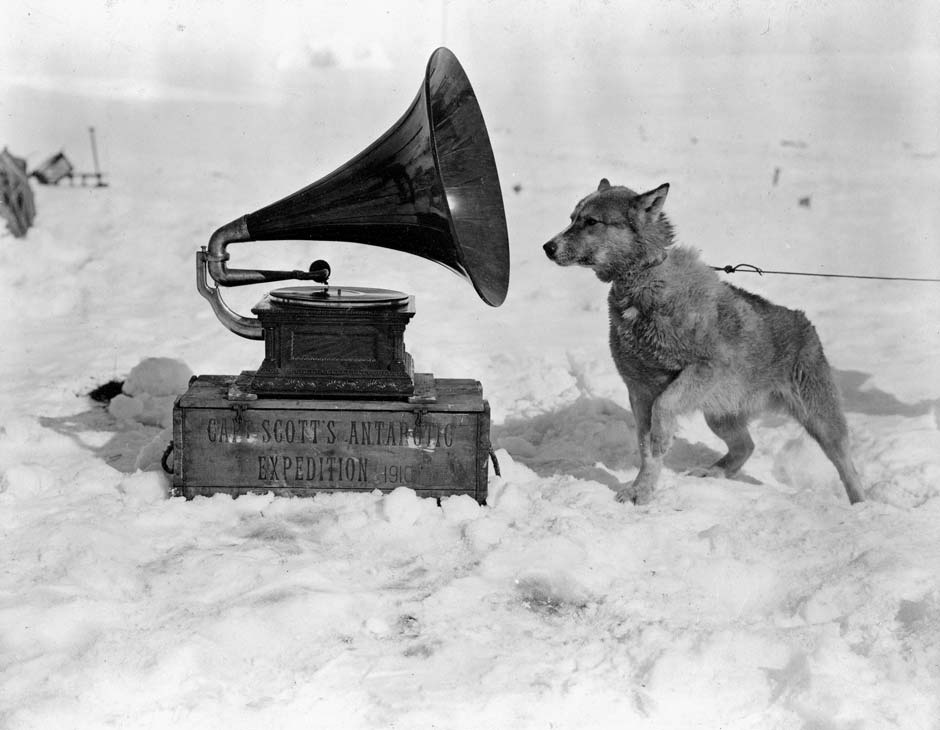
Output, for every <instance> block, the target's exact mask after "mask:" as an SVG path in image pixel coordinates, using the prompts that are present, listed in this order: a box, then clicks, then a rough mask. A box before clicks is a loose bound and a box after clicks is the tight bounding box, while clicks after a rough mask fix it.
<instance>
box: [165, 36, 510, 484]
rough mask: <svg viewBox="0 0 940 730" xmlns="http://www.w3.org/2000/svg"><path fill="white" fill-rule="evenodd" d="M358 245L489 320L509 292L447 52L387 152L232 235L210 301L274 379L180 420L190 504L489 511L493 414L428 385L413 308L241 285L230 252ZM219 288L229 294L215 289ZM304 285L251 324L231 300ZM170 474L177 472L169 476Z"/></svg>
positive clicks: (361, 296)
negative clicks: (477, 506)
mask: <svg viewBox="0 0 940 730" xmlns="http://www.w3.org/2000/svg"><path fill="white" fill-rule="evenodd" d="M273 240H321V241H350V242H356V243H363V244H370V245H373V246H381V247H383V248H387V249H394V250H397V251H402V252H405V253H409V254H414V255H417V256H421V257H423V258H426V259H430V260H432V261H435V262H437V263H439V264H442V265H443V266H445V267H446V268H448V269H450V270H451V271H452V272H454V273H456V274H458V275H459V276H461V277H463V278H464V279H466V280H467V281H468V282H469V283H470V284H472V285H473V287H474V288H475V289H476V291H477V293H478V294H479V295H480V297H481V298H482V299H483V301H484V302H486V303H487V304H489V305H492V306H499V305H500V304H501V303H502V302H503V300H504V298H505V296H506V291H507V288H508V285H509V244H508V238H507V233H506V222H505V214H504V211H503V202H502V197H501V192H500V187H499V179H498V176H497V172H496V164H495V161H494V159H493V152H492V149H491V147H490V142H489V137H488V135H487V132H486V127H485V125H484V123H483V116H482V114H481V112H480V108H479V105H478V103H477V100H476V97H475V95H474V93H473V89H472V88H471V86H470V83H469V81H468V80H467V76H466V74H465V73H464V71H463V69H462V68H461V66H460V64H459V63H458V61H457V59H456V58H455V57H454V55H453V54H452V53H451V52H450V51H449V50H447V49H446V48H440V49H438V50H437V51H435V52H434V53H433V55H432V56H431V58H430V61H429V62H428V66H427V71H426V74H425V78H424V82H423V84H422V87H421V90H420V91H419V92H418V94H417V96H416V97H415V99H414V101H413V102H412V103H411V106H410V107H409V108H408V110H407V111H406V112H405V114H404V115H403V116H402V117H401V119H399V120H398V122H396V123H395V124H394V125H393V126H392V127H391V128H390V129H389V130H388V131H387V132H385V134H383V135H382V136H381V137H380V138H379V139H377V140H376V141H375V142H373V143H372V144H371V145H370V146H369V147H368V148H367V149H365V150H364V151H362V152H361V153H359V154H358V155H357V156H356V157H354V158H353V159H352V160H350V161H349V162H347V163H346V164H345V165H343V166H342V167H340V168H339V169H337V170H335V171H334V172H332V173H330V174H329V175H327V176H326V177H323V178H321V179H320V180H317V181H316V182H314V183H312V184H310V185H308V186H307V187H305V188H302V189H301V190H298V191H297V192H295V193H293V194H291V195H289V196H287V197H285V198H283V199H281V200H279V201H277V202H275V203H272V204H270V205H268V206H266V207H263V208H260V209H259V210H257V211H255V212H254V213H250V214H248V215H245V216H242V217H240V218H238V219H236V220H234V221H232V222H231V223H228V224H226V225H224V226H222V227H221V228H219V229H218V230H217V231H216V232H215V233H214V234H212V236H211V238H210V239H209V244H208V246H207V247H205V248H203V249H202V250H200V251H198V252H197V254H196V277H197V288H198V290H199V293H200V294H202V296H204V297H205V298H206V299H207V300H208V301H209V303H210V304H211V305H212V309H213V311H214V312H215V314H216V316H217V317H218V318H219V320H221V322H222V323H223V324H224V325H225V326H226V327H228V328H229V329H230V330H231V331H232V332H234V333H235V334H237V335H240V336H242V337H246V338H249V339H253V340H264V359H263V361H262V362H261V365H260V366H259V367H258V369H257V370H249V371H245V372H242V373H241V374H240V375H237V376H235V375H203V376H199V377H197V378H194V379H193V381H192V382H191V383H190V387H189V390H188V391H187V392H186V393H185V394H183V395H182V396H180V397H179V399H178V400H177V402H176V404H175V406H174V411H173V444H172V473H173V486H174V492H175V493H176V494H179V495H183V496H185V497H187V498H190V497H193V496H196V495H200V494H214V493H218V492H222V493H228V494H233V495H237V494H243V493H246V492H274V493H276V494H284V495H310V494H315V493H317V492H320V491H371V490H374V489H380V490H383V491H389V490H392V489H395V488H396V487H400V486H406V487H411V488H412V489H414V490H416V491H417V493H418V494H419V495H422V496H437V497H440V496H445V495H451V494H470V495H471V496H473V497H474V498H476V499H477V500H478V501H480V502H482V501H484V500H485V498H486V489H487V459H488V457H489V455H490V441H489V426H490V417H489V404H488V403H487V402H486V401H485V400H484V399H483V393H482V388H481V386H480V383H479V382H478V381H476V380H471V379H436V378H434V376H433V375H431V374H429V373H420V372H415V370H414V364H413V363H412V358H411V355H409V354H408V352H407V351H406V350H405V343H404V331H405V327H406V326H407V324H408V322H409V321H410V320H411V318H412V317H413V316H414V315H415V303H414V297H413V296H410V295H408V294H404V293H401V292H397V291H390V290H387V289H383V288H376V287H367V286H358V285H352V284H350V285H346V284H345V283H343V284H340V283H334V282H333V281H331V280H330V275H331V271H330V266H329V264H327V263H326V262H325V261H316V262H314V263H313V264H312V265H311V266H310V268H309V270H307V271H301V270H298V271H269V270H256V269H235V268H229V266H228V261H229V259H230V254H229V251H228V246H229V245H230V244H233V243H241V242H249V241H273ZM210 278H211V279H212V281H213V282H214V284H215V285H214V286H212V285H210V283H209V279H210ZM290 279H295V280H301V281H307V282H312V283H311V284H307V285H304V286H289V287H285V288H280V289H275V290H274V291H271V292H269V293H268V294H267V295H266V296H265V297H264V298H263V299H262V300H261V301H260V302H259V303H258V304H257V305H256V306H255V307H254V308H253V309H252V310H251V311H252V313H253V314H254V315H255V316H254V317H246V316H242V315H240V314H238V313H236V312H234V311H233V310H232V309H230V308H229V307H228V305H227V304H226V303H225V302H224V301H223V299H222V294H221V291H222V287H228V286H239V285H245V284H258V283H264V282H274V281H284V280H290ZM165 461H166V460H165Z"/></svg>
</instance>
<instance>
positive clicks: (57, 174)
mask: <svg viewBox="0 0 940 730" xmlns="http://www.w3.org/2000/svg"><path fill="white" fill-rule="evenodd" d="M74 169H75V168H74V167H72V163H71V162H69V158H68V157H66V156H65V153H64V152H56V153H55V154H54V155H53V156H52V157H50V158H49V159H48V160H46V161H45V162H43V163H42V164H41V165H40V166H39V167H37V168H36V169H35V170H33V171H32V172H31V173H30V175H32V176H33V177H34V178H36V179H37V180H38V181H39V182H40V183H42V184H43V185H58V184H59V180H61V179H62V178H64V177H67V178H68V179H69V180H70V181H71V180H72V171H73V170H74Z"/></svg>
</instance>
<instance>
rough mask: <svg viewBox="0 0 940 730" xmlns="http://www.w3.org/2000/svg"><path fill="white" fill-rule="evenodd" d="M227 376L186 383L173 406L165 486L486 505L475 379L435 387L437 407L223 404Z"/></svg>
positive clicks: (484, 421)
mask: <svg viewBox="0 0 940 730" xmlns="http://www.w3.org/2000/svg"><path fill="white" fill-rule="evenodd" d="M235 380H236V379H235V377H234V376H226V375H204V376H200V377H198V378H196V379H194V380H193V382H192V383H191V385H190V387H189V390H188V391H187V392H186V393H185V394H183V395H181V396H180V397H179V398H178V399H177V401H176V404H175V405H174V408H173V486H174V491H175V493H176V494H178V495H182V496H184V497H187V498H192V497H195V496H197V495H210V494H216V493H225V494H232V495H238V494H245V493H249V492H273V493H275V494H278V495H293V496H311V495H314V494H316V493H318V492H325V491H326V492H335V491H354V492H366V491H372V490H374V489H380V490H382V491H383V492H388V491H391V490H393V489H395V488H396V487H410V488H412V489H414V490H415V491H416V492H417V493H418V494H419V496H422V497H443V496H449V495H453V494H469V495H470V496H471V497H473V498H474V499H476V500H477V501H478V502H480V503H481V504H482V503H483V502H485V500H486V488H487V459H488V457H489V453H490V409H489V403H487V402H486V401H485V400H484V399H483V393H482V388H481V386H480V383H479V382H478V381H475V380H447V379H442V380H434V381H433V382H434V388H435V390H436V392H437V400H436V402H434V403H426V404H420V405H418V404H413V403H408V402H405V401H392V400H355V399H348V398H347V399H331V400H328V399H314V400H311V399H305V400H304V399H288V398H258V399H257V400H240V399H237V398H236V399H230V398H229V397H228V395H229V391H230V388H232V385H233V384H234V383H235Z"/></svg>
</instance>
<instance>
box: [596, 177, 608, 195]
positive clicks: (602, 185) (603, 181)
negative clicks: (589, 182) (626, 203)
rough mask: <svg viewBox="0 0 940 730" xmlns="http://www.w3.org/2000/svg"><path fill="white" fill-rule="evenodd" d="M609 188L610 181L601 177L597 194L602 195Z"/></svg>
mask: <svg viewBox="0 0 940 730" xmlns="http://www.w3.org/2000/svg"><path fill="white" fill-rule="evenodd" d="M609 187H610V180H608V179H607V178H606V177H602V178H601V181H600V183H599V184H598V186H597V192H599V193H602V192H604V191H605V190H607V189H608V188H609Z"/></svg>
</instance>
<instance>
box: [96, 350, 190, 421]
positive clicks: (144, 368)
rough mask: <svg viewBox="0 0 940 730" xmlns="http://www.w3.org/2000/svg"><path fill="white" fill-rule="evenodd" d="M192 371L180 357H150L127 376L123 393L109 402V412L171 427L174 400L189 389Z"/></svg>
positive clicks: (120, 419)
mask: <svg viewBox="0 0 940 730" xmlns="http://www.w3.org/2000/svg"><path fill="white" fill-rule="evenodd" d="M192 376H193V372H192V371H191V370H190V369H189V367H188V366H187V365H186V364H185V363H183V362H180V361H179V360H175V359H173V358H169V357H150V358H147V359H145V360H142V361H141V362H140V363H139V364H138V365H136V366H135V367H134V368H133V369H132V370H131V372H130V374H129V375H128V376H127V380H125V381H124V386H123V388H122V390H123V393H120V394H119V395H116V396H115V397H114V398H112V399H111V402H110V403H109V404H108V412H109V413H111V415H112V416H114V417H115V418H116V419H118V420H119V421H131V422H137V423H141V424H143V425H145V426H160V427H162V428H169V427H170V426H171V425H172V424H173V402H174V401H175V400H176V397H177V396H178V395H180V394H182V393H185V392H186V389H187V387H188V386H189V380H190V378H192Z"/></svg>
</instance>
